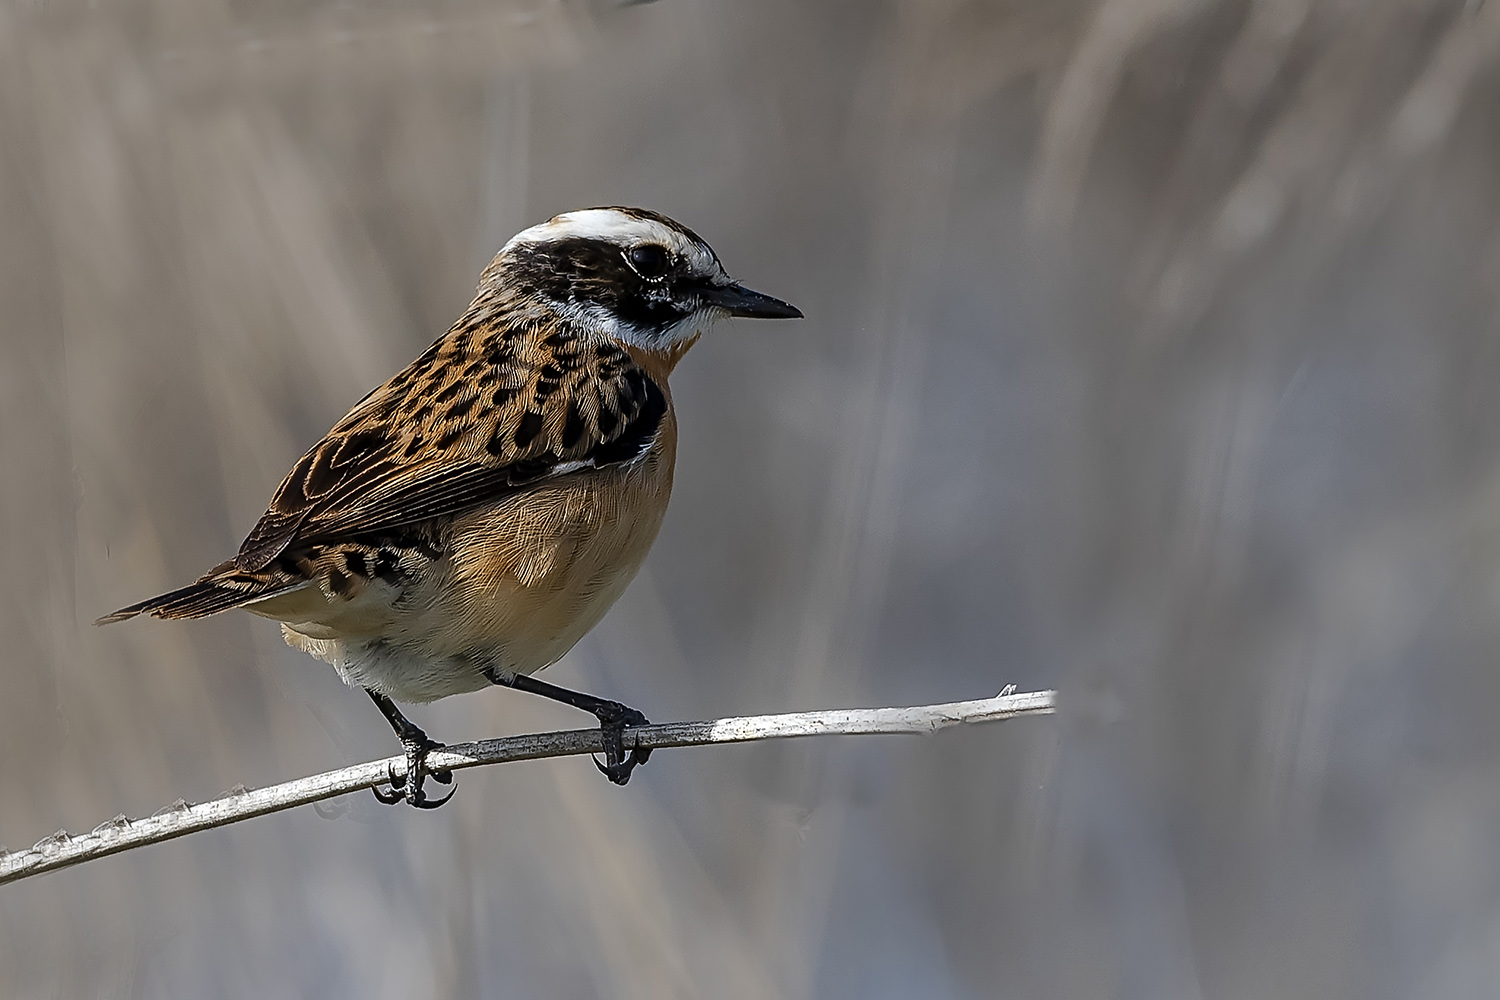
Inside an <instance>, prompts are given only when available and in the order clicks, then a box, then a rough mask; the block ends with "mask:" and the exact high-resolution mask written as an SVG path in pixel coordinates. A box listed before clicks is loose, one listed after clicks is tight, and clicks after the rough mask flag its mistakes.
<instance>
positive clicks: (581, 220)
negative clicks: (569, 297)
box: [502, 208, 713, 269]
mask: <svg viewBox="0 0 1500 1000" xmlns="http://www.w3.org/2000/svg"><path fill="white" fill-rule="evenodd" d="M565 239H591V240H607V241H608V242H610V243H615V244H618V245H620V246H622V247H626V246H635V245H637V244H641V243H659V244H661V245H662V246H665V247H667V248H668V249H670V250H672V251H673V252H675V253H677V254H680V255H682V256H684V257H688V258H691V259H692V261H693V264H694V266H695V267H697V268H702V269H707V268H709V267H711V266H712V265H713V255H712V254H711V253H709V252H708V251H707V250H705V249H704V248H703V247H701V246H699V245H698V244H697V243H696V242H694V241H693V240H690V239H688V238H687V237H686V236H684V235H683V234H682V233H680V232H678V231H677V230H675V229H673V228H672V227H670V226H664V225H662V224H661V223H660V222H657V221H656V220H655V219H642V218H638V217H636V216H633V215H627V214H625V213H624V212H620V211H616V210H615V209H612V208H587V209H583V210H582V211H578V212H565V213H563V214H562V215H559V216H557V217H556V218H554V219H549V220H548V221H546V222H543V223H542V224H541V225H538V226H532V227H531V228H530V229H525V230H522V231H521V232H519V233H517V234H516V235H515V236H513V237H511V239H510V242H509V243H507V244H505V250H509V249H511V248H512V247H514V246H515V245H516V244H518V243H551V242H553V241H554V240H565ZM502 252H504V251H502Z"/></svg>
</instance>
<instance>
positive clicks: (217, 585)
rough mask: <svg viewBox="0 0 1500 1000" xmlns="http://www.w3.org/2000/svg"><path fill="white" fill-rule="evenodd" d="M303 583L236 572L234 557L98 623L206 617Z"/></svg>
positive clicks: (109, 615)
mask: <svg viewBox="0 0 1500 1000" xmlns="http://www.w3.org/2000/svg"><path fill="white" fill-rule="evenodd" d="M278 583H279V584H280V585H279V586H278ZM300 583H301V582H300V581H298V582H288V581H286V580H280V581H276V582H273V581H270V580H266V579H263V578H262V579H257V578H255V577H254V576H252V575H250V574H246V573H238V572H235V565H234V562H233V561H230V562H227V563H225V564H224V565H222V566H216V567H214V568H213V569H211V570H209V572H208V573H207V574H206V575H204V577H203V578H202V579H201V580H199V581H198V582H197V583H191V584H188V585H187V586H186V587H182V588H180V589H178V590H173V591H171V592H169V593H166V594H161V595H159V596H157V597H153V598H151V599H150V600H148V601H142V602H140V603H139V604H132V605H130V606H129V607H128V608H121V609H120V610H119V611H116V612H114V613H113V614H108V615H105V616H104V617H103V618H100V619H99V620H98V621H96V622H94V624H95V625H110V624H113V623H114V622H122V621H125V620H126V619H127V618H134V617H135V616H136V615H151V616H153V617H155V618H206V617H208V616H209V615H213V614H218V613H219V612H220V611H228V610H229V609H230V608H237V607H239V606H240V605H242V604H249V603H250V602H251V601H258V600H260V599H261V598H263V597H270V596H272V595H273V594H279V593H281V592H282V591H286V590H293V589H295V588H296V587H298V586H300Z"/></svg>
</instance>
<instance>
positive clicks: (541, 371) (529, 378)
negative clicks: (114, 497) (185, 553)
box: [234, 307, 668, 572]
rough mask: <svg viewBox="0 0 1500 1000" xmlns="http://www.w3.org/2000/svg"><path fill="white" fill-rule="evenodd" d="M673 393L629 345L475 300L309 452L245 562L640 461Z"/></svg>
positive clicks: (249, 542)
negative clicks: (500, 317)
mask: <svg viewBox="0 0 1500 1000" xmlns="http://www.w3.org/2000/svg"><path fill="white" fill-rule="evenodd" d="M667 405H668V404H667V399H666V395H665V393H664V392H663V390H662V388H661V387H660V386H658V385H657V384H656V383H655V382H653V381H652V380H651V379H650V377H649V376H647V374H646V373H645V371H644V370H643V369H641V367H640V366H639V365H637V364H636V363H635V361H634V360H632V359H631V357H630V355H629V354H628V353H626V352H625V351H624V350H622V349H620V348H619V347H617V346H615V345H613V344H610V343H607V342H603V341H601V340H600V339H599V338H596V337H584V336H579V335H577V334H575V333H573V332H571V331H568V330H560V329H558V328H557V327H556V326H555V325H554V324H546V325H543V324H531V325H526V324H518V325H503V324H498V323H497V322H496V321H495V320H494V319H493V314H479V313H476V310H475V309H474V308H473V307H471V310H470V313H469V314H466V315H465V317H464V318H462V319H460V320H459V322H458V323H457V324H455V326H454V328H453V329H452V330H450V331H449V333H448V334H447V335H446V336H445V337H443V338H442V339H440V340H439V341H438V342H437V343H436V344H434V345H433V348H431V349H429V350H428V351H427V352H426V353H425V354H423V355H422V357H420V358H418V359H417V360H416V361H414V362H413V363H412V364H411V365H410V366H408V367H407V368H406V369H405V370H404V371H402V372H400V373H399V374H397V375H396V376H394V377H393V378H392V379H391V380H390V381H388V382H386V383H385V384H384V385H382V386H380V387H378V388H377V389H375V390H374V391H373V392H371V393H370V394H369V395H368V396H366V397H365V399H363V400H361V401H360V403H359V404H358V405H356V407H355V408H354V409H353V410H352V411H350V413H349V414H348V416H346V417H345V418H344V419H343V420H341V421H340V422H339V423H338V424H337V425H336V426H335V427H334V428H333V430H332V431H330V432H329V434H328V436H327V437H325V438H324V439H323V440H321V441H319V442H318V443H317V444H316V445H314V446H313V447H312V448H311V449H309V450H308V452H307V453H306V454H305V455H303V456H302V458H301V459H300V460H299V461H298V462H297V464H296V465H295V466H294V467H293V468H292V471H291V472H290V473H288V474H287V477H286V478H285V479H284V480H283V481H282V483H281V486H280V487H279V488H278V489H277V491H276V495H275V497H274V498H273V499H272V501H271V505H270V507H269V509H267V511H266V513H265V514H264V515H263V516H262V517H261V519H260V522H259V523H258V524H256V526H255V528H254V529H253V530H252V531H251V532H250V534H249V536H247V537H246V539H245V541H244V543H243V544H242V545H241V547H240V551H239V554H238V555H237V556H236V557H235V559H234V563H235V565H236V566H237V567H238V568H239V569H240V570H243V571H247V572H257V571H260V570H262V569H264V568H265V567H266V566H267V565H269V564H270V563H271V562H272V561H273V560H274V559H276V557H277V556H279V555H280V554H281V553H283V552H285V551H287V549H288V548H291V547H296V546H300V545H303V544H307V543H312V542H321V541H327V540H330V539H336V538H347V537H357V536H360V535H364V534H369V533H378V532H381V531H388V530H390V529H393V528H398V527H401V526H404V525H409V524H412V523H415V522H418V521H424V520H428V519H431V518H435V517H440V516H443V515H446V514H453V513H457V512H460V511H463V510H466V509H468V508H470V507H473V506H476V505H478V504H483V503H488V502H491V501H494V500H496V499H499V498H501V497H504V496H507V495H509V494H511V493H514V492H515V491H517V490H519V489H521V488H524V487H526V486H529V485H531V484H534V483H537V482H541V481H543V480H546V479H551V478H555V477H558V476H565V475H569V474H572V473H576V472H579V471H581V470H584V469H597V468H605V467H608V466H612V465H618V464H621V463H628V462H631V461H634V460H635V459H636V458H638V457H640V456H641V455H642V454H644V453H645V451H646V450H647V449H648V448H649V447H650V445H651V442H652V441H653V440H655V437H656V434H657V432H658V430H659V428H660V425H661V421H662V418H663V417H664V415H665V414H666V411H667Z"/></svg>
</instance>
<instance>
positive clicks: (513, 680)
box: [485, 670, 651, 785]
mask: <svg viewBox="0 0 1500 1000" xmlns="http://www.w3.org/2000/svg"><path fill="white" fill-rule="evenodd" d="M485 676H486V677H488V678H489V679H490V680H491V681H492V682H493V683H495V684H499V685H500V686H501V687H508V688H515V689H516V690H517V691H526V692H528V693H530V694H539V695H541V696H542V697H543V698H551V699H552V700H553V701H560V702H562V703H563V704H564V705H572V706H573V707H574V708H581V709H583V710H584V711H585V712H588V713H590V714H592V715H593V716H594V718H596V719H598V720H599V730H600V732H601V733H602V734H603V738H604V763H603V764H600V763H599V761H598V758H595V760H594V765H595V766H596V767H598V768H599V770H600V771H603V772H604V776H605V777H606V778H608V779H609V780H610V781H613V782H614V783H615V784H617V785H623V784H625V782H627V781H629V780H630V772H631V771H633V770H635V766H636V765H637V764H644V763H646V760H647V759H648V758H649V757H650V756H651V748H650V747H631V748H630V756H629V757H627V756H625V745H624V741H623V739H622V737H623V736H624V733H625V728H626V727H627V726H649V725H650V724H651V721H650V720H649V719H647V718H646V717H645V716H644V715H642V714H641V713H640V712H638V711H636V710H635V709H633V708H630V707H629V706H627V705H622V704H620V703H619V702H617V701H609V700H608V699H606V698H596V697H594V696H593V695H591V694H584V693H583V692H581V691H570V690H569V689H568V688H564V687H558V686H557V685H556V684H548V683H547V682H546V681H539V680H537V679H536V678H535V677H531V676H528V675H526V674H507V673H502V672H501V671H499V670H486V671H485Z"/></svg>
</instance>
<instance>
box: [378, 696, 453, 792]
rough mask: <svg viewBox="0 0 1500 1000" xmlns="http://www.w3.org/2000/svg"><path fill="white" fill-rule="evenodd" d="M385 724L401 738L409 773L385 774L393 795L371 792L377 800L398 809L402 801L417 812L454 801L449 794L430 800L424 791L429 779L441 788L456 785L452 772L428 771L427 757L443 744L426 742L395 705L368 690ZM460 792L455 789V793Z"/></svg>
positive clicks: (421, 733) (393, 772)
mask: <svg viewBox="0 0 1500 1000" xmlns="http://www.w3.org/2000/svg"><path fill="white" fill-rule="evenodd" d="M366 693H367V694H368V695H369V696H370V698H371V700H373V701H374V702H375V704H376V706H377V707H378V708H379V709H380V711H381V713H382V714H384V715H385V717H386V720H387V721H388V722H390V724H391V728H392V729H394V730H395V731H396V735H397V736H399V737H400V738H401V747H402V749H404V750H405V751H406V772H405V773H404V774H400V775H398V774H397V773H396V769H395V768H394V767H392V768H389V769H388V770H387V772H386V774H387V776H388V778H387V780H388V781H389V782H390V786H391V787H390V791H388V792H383V791H381V790H380V786H378V785H377V786H375V787H374V788H371V789H370V791H372V792H373V793H374V794H375V798H376V799H378V800H379V801H381V802H383V803H385V804H386V805H388V806H389V805H395V804H396V803H397V802H400V801H402V800H403V799H404V800H405V801H407V802H409V803H410V804H411V805H414V806H416V807H417V808H418V809H436V808H437V807H438V806H440V805H442V804H443V803H444V802H447V801H448V800H449V799H451V798H453V792H449V793H448V794H447V795H444V796H443V797H442V798H440V799H429V798H428V797H427V793H426V792H425V791H423V789H422V785H423V784H424V783H425V781H426V779H427V778H431V779H432V780H433V781H436V782H437V783H438V784H440V785H452V784H453V772H452V771H448V770H443V771H429V770H428V769H427V754H428V753H429V752H431V751H433V750H439V749H441V748H442V746H443V745H442V744H441V743H434V742H433V741H432V740H429V739H428V738H427V734H426V733H424V732H422V730H420V729H418V728H417V727H416V726H415V725H413V724H412V723H411V721H410V720H409V719H407V718H406V716H404V715H402V714H401V712H400V710H399V709H397V708H396V705H395V703H394V702H392V701H391V700H390V699H389V698H387V697H386V696H385V695H383V694H378V693H376V692H374V691H370V690H368V689H367V690H366ZM457 790H458V788H457V786H456V785H455V786H454V791H457Z"/></svg>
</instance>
